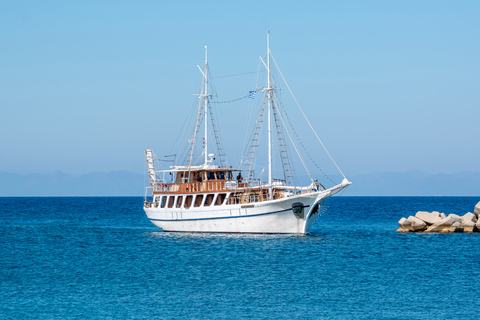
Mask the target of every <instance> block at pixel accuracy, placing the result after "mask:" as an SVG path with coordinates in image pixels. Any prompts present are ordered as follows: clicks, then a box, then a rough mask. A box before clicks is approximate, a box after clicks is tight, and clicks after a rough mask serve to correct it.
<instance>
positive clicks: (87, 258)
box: [0, 197, 480, 319]
mask: <svg viewBox="0 0 480 320" xmlns="http://www.w3.org/2000/svg"><path fill="white" fill-rule="evenodd" d="M479 200H480V197H334V198H331V199H329V201H328V202H327V205H328V206H329V209H328V211H326V212H325V213H323V215H322V217H321V218H320V219H319V220H318V221H317V223H316V224H315V225H314V226H313V227H312V229H311V230H310V231H311V234H310V235H307V236H292V235H290V236H285V235H226V234H181V233H164V232H161V231H160V230H159V229H157V228H156V227H155V226H153V225H152V224H151V223H150V222H149V221H148V220H147V218H146V217H145V215H144V213H143V210H142V202H143V199H142V198H137V197H110V198H101V197H87V198H79V197H74V198H64V197H62V198H0V222H1V224H0V242H1V243H0V266H1V269H0V281H1V282H0V318H1V319H212V318H214V319H218V318H220V319H227V318H228V319H230V318H235V319H271V318H274V319H478V318H480V303H479V297H480V250H479V248H480V234H404V233H396V232H395V230H396V229H397V228H398V224H397V222H398V220H399V219H400V218H401V217H407V216H408V215H412V214H414V213H415V212H416V211H418V210H425V211H433V210H437V211H440V212H445V213H457V214H464V213H466V212H468V211H473V208H474V206H475V204H476V203H477V202H478V201H479Z"/></svg>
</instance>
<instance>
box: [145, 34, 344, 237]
mask: <svg viewBox="0 0 480 320" xmlns="http://www.w3.org/2000/svg"><path fill="white" fill-rule="evenodd" d="M260 60H261V62H262V64H263V65H264V66H265V68H266V72H267V76H266V78H267V83H266V86H265V87H263V88H257V89H256V90H254V91H250V92H249V98H252V96H254V95H255V93H256V92H262V93H264V94H265V99H264V101H265V102H264V103H263V104H262V109H261V111H260V115H259V118H260V120H257V121H256V122H255V125H254V129H253V133H252V135H251V137H253V138H252V143H251V145H250V147H249V148H248V152H246V155H245V157H244V158H243V160H242V163H241V166H243V167H238V168H237V167H236V168H233V166H228V164H227V162H226V161H225V158H224V157H223V156H224V154H222V152H223V151H222V150H223V149H222V148H221V143H219V142H218V140H217V138H218V137H217V134H215V140H216V141H215V143H214V145H216V146H217V147H219V146H220V147H219V148H217V152H218V153H217V156H218V157H217V158H218V159H216V156H215V154H214V153H209V149H208V142H209V139H208V138H209V127H210V126H211V125H215V124H214V122H213V118H211V122H212V123H211V125H210V126H209V125H208V122H209V121H208V120H209V113H210V115H211V114H212V113H211V109H210V108H211V105H210V102H211V99H212V95H209V92H208V89H209V87H208V84H209V76H208V75H209V72H208V60H207V47H205V65H204V68H203V69H202V68H200V67H199V66H197V67H198V69H199V70H200V72H201V74H202V87H201V88H202V89H201V93H200V94H198V98H199V103H198V112H196V113H197V119H196V121H195V130H194V131H193V132H194V134H193V137H192V138H191V139H189V140H191V141H190V148H189V151H188V153H187V156H186V157H185V159H186V160H184V162H183V163H180V164H178V163H173V165H171V166H169V167H168V168H166V169H158V162H159V160H160V159H159V158H157V157H156V155H155V153H154V152H153V150H151V149H148V150H145V156H146V162H147V172H148V177H149V181H150V184H149V186H148V187H146V189H147V191H146V196H145V201H144V211H145V213H146V216H147V217H148V219H149V220H150V221H151V222H152V223H153V224H154V225H155V226H157V227H159V228H160V229H161V230H163V231H165V232H206V233H254V234H299V235H303V234H307V233H308V231H309V229H310V227H311V226H312V224H313V223H314V222H315V221H316V220H317V219H318V217H319V216H320V215H321V212H322V210H323V208H324V205H325V201H326V199H327V198H329V197H331V196H333V195H334V194H336V193H338V192H340V191H342V190H344V189H345V188H346V187H348V186H349V185H350V184H351V182H349V181H348V179H347V178H346V177H345V175H343V173H342V176H343V181H342V182H341V183H340V184H337V185H334V186H332V187H330V188H325V187H324V186H323V185H322V184H321V183H320V182H318V180H317V179H313V178H312V176H310V179H311V183H310V184H308V185H304V186H298V185H295V184H294V181H295V180H294V179H293V173H292V171H293V169H292V165H291V163H290V158H289V156H288V154H287V150H286V148H285V145H286V139H285V133H284V131H278V129H277V132H276V137H277V138H278V139H279V141H280V142H279V145H280V150H279V154H280V158H281V162H282V169H283V175H282V176H281V177H280V178H278V177H277V178H274V177H273V170H272V158H273V156H272V153H273V150H272V149H273V147H272V139H273V129H274V128H272V127H275V128H278V125H279V124H280V123H282V122H285V121H284V118H283V117H282V114H281V112H280V109H281V108H280V107H279V105H278V103H277V100H276V98H275V92H276V91H278V88H277V87H276V84H275V83H274V81H273V79H272V70H271V62H272V60H273V61H274V63H275V65H276V62H275V60H274V59H273V56H272V55H271V51H270V47H269V36H268V35H267V58H266V62H265V61H264V59H262V58H260ZM282 77H283V75H282ZM287 86H288V85H287ZM209 110H210V112H209ZM265 110H266V113H267V115H266V118H267V119H266V122H267V124H268V128H267V137H268V143H267V146H266V147H265V148H263V149H261V148H260V147H259V142H258V141H259V140H260V138H259V136H260V132H262V129H261V128H262V124H263V122H264V120H265V119H264V118H265ZM302 113H303V111H302ZM305 119H306V120H307V122H308V124H309V125H310V127H311V129H312V130H313V127H312V125H311V124H310V121H309V120H308V118H306V117H305ZM202 122H203V126H204V130H201V128H200V127H201V126H202ZM201 131H204V134H203V137H202V143H201V144H199V143H197V140H199V139H200V136H201V134H200V133H201ZM214 131H215V133H217V130H216V129H214ZM313 132H315V131H313ZM315 136H316V137H317V138H318V135H317V134H316V133H315ZM318 140H319V141H320V142H321V140H320V139H319V138H318ZM199 145H200V146H201V148H200V149H201V155H200V157H199V158H198V159H200V160H199V161H203V163H201V162H200V163H198V161H197V163H195V162H194V158H195V157H194V150H195V149H199V148H198V146H199ZM282 146H283V148H282ZM322 146H323V143H322ZM267 148H268V168H264V169H267V172H268V179H265V178H264V179H263V180H267V181H261V180H262V179H260V178H258V176H257V175H256V173H255V166H254V165H253V164H254V157H255V156H256V155H257V153H258V152H257V151H258V150H264V151H266V149H267ZM325 151H326V149H325ZM197 153H198V151H197ZM327 153H328V151H327ZM329 155H330V154H329ZM166 157H168V156H166ZM330 158H331V156H330ZM198 159H197V160H198ZM331 160H332V161H333V158H331ZM171 161H172V162H173V161H176V160H171ZM333 162H334V161H333ZM335 165H336V163H335ZM336 166H337V165H336ZM337 168H338V166H337ZM338 170H339V171H340V169H339V168H338ZM340 172H341V171H340ZM242 174H243V175H242ZM262 177H263V176H262Z"/></svg>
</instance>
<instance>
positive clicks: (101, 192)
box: [0, 171, 145, 196]
mask: <svg viewBox="0 0 480 320" xmlns="http://www.w3.org/2000/svg"><path fill="white" fill-rule="evenodd" d="M144 185H145V183H144V176H143V175H141V174H138V173H133V172H128V171H112V172H108V173H104V172H93V173H89V174H84V175H82V176H80V177H78V178H76V177H74V176H72V175H69V174H66V173H63V172H60V171H56V172H53V173H49V174H38V173H35V174H27V175H20V174H15V173H8V172H1V171H0V196H141V195H143V194H144V192H145V187H144Z"/></svg>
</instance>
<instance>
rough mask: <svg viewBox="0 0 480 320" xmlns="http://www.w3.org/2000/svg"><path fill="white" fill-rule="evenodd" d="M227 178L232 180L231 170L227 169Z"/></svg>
mask: <svg viewBox="0 0 480 320" xmlns="http://www.w3.org/2000/svg"><path fill="white" fill-rule="evenodd" d="M227 180H233V175H232V171H227Z"/></svg>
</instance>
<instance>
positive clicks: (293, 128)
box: [278, 99, 335, 184]
mask: <svg viewBox="0 0 480 320" xmlns="http://www.w3.org/2000/svg"><path fill="white" fill-rule="evenodd" d="M278 100H279V101H280V104H279V105H280V107H281V108H282V109H283V113H284V114H285V117H286V118H287V120H288V124H289V125H290V128H292V132H293V133H294V134H295V137H296V138H297V140H298V143H300V145H301V146H302V148H303V151H305V153H306V154H307V156H308V158H309V159H310V161H312V163H313V164H314V165H315V166H316V167H317V169H318V170H320V172H321V173H322V174H323V175H324V176H325V177H326V178H327V179H328V180H329V181H330V182H331V183H333V184H335V182H334V181H333V180H332V179H330V177H329V176H327V174H326V173H325V172H323V170H322V168H320V166H319V165H318V164H317V163H316V162H315V160H313V158H312V156H311V155H310V153H309V152H308V150H307V148H305V145H304V144H303V142H302V140H300V137H299V136H298V134H297V132H296V131H295V127H294V126H293V124H292V121H291V120H290V117H289V116H288V113H287V111H286V110H285V107H284V106H283V104H282V100H281V99H278Z"/></svg>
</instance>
